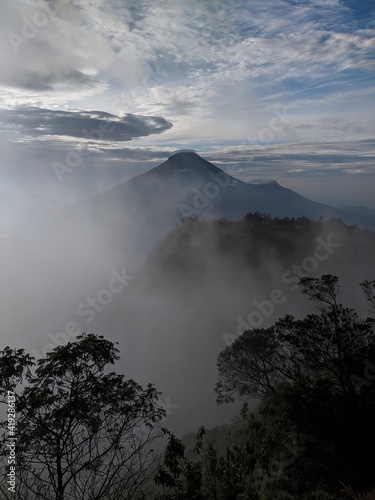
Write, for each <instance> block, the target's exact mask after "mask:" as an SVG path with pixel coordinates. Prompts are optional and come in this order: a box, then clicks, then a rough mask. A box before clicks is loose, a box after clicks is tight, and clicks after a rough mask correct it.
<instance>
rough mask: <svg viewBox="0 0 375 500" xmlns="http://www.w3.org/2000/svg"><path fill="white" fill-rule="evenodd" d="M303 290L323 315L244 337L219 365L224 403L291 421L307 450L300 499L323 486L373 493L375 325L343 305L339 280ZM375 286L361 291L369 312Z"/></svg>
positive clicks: (305, 281)
mask: <svg viewBox="0 0 375 500" xmlns="http://www.w3.org/2000/svg"><path fill="white" fill-rule="evenodd" d="M300 284H301V285H302V293H303V294H306V295H307V296H308V297H309V299H310V300H312V301H314V302H315V303H316V304H317V305H318V307H319V309H320V313H319V314H308V315H307V316H306V317H305V318H304V319H295V318H294V317H292V316H286V317H284V318H282V319H280V320H279V321H277V322H276V323H275V325H273V326H272V327H270V328H266V329H258V330H257V329H255V330H248V331H245V332H244V333H243V335H241V336H240V337H239V338H238V339H237V340H235V341H234V342H233V344H232V345H231V346H228V347H227V348H226V349H225V350H224V351H223V352H221V353H220V355H219V357H218V369H219V380H218V383H217V385H216V392H217V396H218V402H219V403H224V402H230V401H233V399H234V398H236V397H237V396H240V397H243V398H261V400H262V404H263V405H264V404H267V405H271V406H272V407H273V408H274V409H275V412H276V413H275V414H277V415H278V417H282V416H284V417H285V419H286V420H285V421H286V422H287V424H286V425H287V426H288V428H289V429H290V431H291V432H293V433H294V434H295V439H296V441H297V442H298V445H299V446H302V447H303V448H304V452H303V453H302V454H301V456H300V457H299V467H300V471H299V478H302V479H301V484H299V486H298V488H299V489H298V488H297V489H298V491H297V493H298V494H300V493H301V492H302V491H305V490H306V489H308V488H309V487H312V485H313V484H314V483H316V484H317V483H319V482H321V483H324V484H326V487H327V488H328V490H329V489H330V490H331V491H336V490H337V488H338V487H339V485H340V484H349V485H351V486H353V487H354V488H359V489H361V488H362V489H366V488H369V487H373V486H374V473H373V471H374V468H375V460H374V459H370V457H371V456H372V454H373V449H374V447H375V429H374V425H373V422H374V421H375V387H374V383H373V382H374V380H375V335H374V331H375V319H374V318H372V317H367V318H365V319H361V318H360V317H359V316H358V315H357V313H356V312H355V311H354V310H353V309H350V308H347V307H344V306H343V305H342V304H341V303H340V302H339V296H340V294H341V290H340V286H339V282H338V278H337V277H335V276H331V275H323V276H322V277H321V278H302V279H301V282H300ZM374 285H375V282H368V281H367V282H364V283H362V284H361V286H362V288H363V289H364V291H365V296H366V299H367V300H368V301H369V303H370V305H372V304H373V301H374V294H373V291H374V289H375V288H374ZM322 469H324V470H322ZM302 483H303V484H302Z"/></svg>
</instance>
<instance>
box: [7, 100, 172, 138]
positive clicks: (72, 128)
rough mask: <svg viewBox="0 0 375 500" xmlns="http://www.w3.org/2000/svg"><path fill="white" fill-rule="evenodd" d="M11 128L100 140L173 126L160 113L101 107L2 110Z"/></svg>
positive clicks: (26, 132)
mask: <svg viewBox="0 0 375 500" xmlns="http://www.w3.org/2000/svg"><path fill="white" fill-rule="evenodd" d="M0 118H1V120H2V121H3V122H4V123H5V124H6V127H7V128H8V130H9V129H10V128H11V129H14V130H17V131H18V132H19V133H20V134H23V135H25V136H31V137H47V136H61V137H71V138H72V137H73V138H79V139H87V140H95V141H96V140H99V141H102V140H103V141H130V140H131V139H133V138H136V137H142V136H148V135H150V134H160V133H162V132H165V131H166V130H168V129H170V128H171V127H172V123H170V122H169V121H167V120H166V119H165V118H163V117H161V116H142V115H132V114H125V115H114V114H111V113H105V112H102V111H62V110H53V109H44V108H16V109H3V110H0Z"/></svg>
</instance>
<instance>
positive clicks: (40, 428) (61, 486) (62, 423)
mask: <svg viewBox="0 0 375 500" xmlns="http://www.w3.org/2000/svg"><path fill="white" fill-rule="evenodd" d="M118 352H119V351H118V350H117V348H116V347H115V345H114V344H113V343H112V342H110V341H108V340H106V339H104V338H103V337H102V336H97V335H94V334H83V335H81V336H79V337H77V340H76V341H74V342H70V343H68V344H67V345H62V346H58V347H56V348H55V349H53V351H51V352H49V353H48V354H47V355H46V357H45V358H44V359H40V360H38V361H35V360H34V359H33V358H31V357H30V356H29V355H28V354H26V353H25V351H24V350H13V349H11V348H9V347H7V348H5V349H4V350H3V351H1V352H0V374H1V378H0V382H1V389H2V394H3V398H2V402H3V403H6V396H5V395H6V394H7V391H12V392H14V393H15V397H16V412H17V421H16V435H17V442H16V450H17V461H16V468H17V476H16V477H17V481H16V493H17V498H22V499H25V500H26V499H27V500H28V499H30V500H34V499H35V500H47V499H48V500H51V499H56V500H66V499H71V498H74V499H76V500H79V499H82V500H83V499H90V500H100V499H103V498H109V497H110V495H112V497H113V498H119V496H120V493H121V495H123V496H122V497H121V498H124V499H125V498H129V499H130V498H137V496H136V495H137V492H138V491H139V489H140V486H141V485H142V483H143V482H144V481H146V480H147V477H148V474H147V472H148V470H149V469H150V467H151V464H152V463H153V449H152V447H151V444H152V442H153V441H154V440H155V439H156V438H157V437H158V436H159V435H160V433H161V431H158V430H156V429H157V424H158V423H160V421H161V420H162V418H163V417H164V415H165V411H164V410H163V409H162V408H161V407H160V405H159V404H158V395H159V393H158V392H157V391H156V389H155V388H154V387H153V386H152V385H151V384H149V385H148V386H147V387H146V388H142V387H141V386H140V385H139V384H137V383H136V382H135V381H134V380H125V379H124V376H123V375H118V374H116V373H115V372H108V370H107V369H106V368H107V366H108V365H110V364H113V363H114V362H115V361H116V360H118V359H119V355H118ZM2 424H3V428H4V430H5V431H6V430H7V422H6V421H3V422H2ZM6 445H7V432H4V433H3V435H2V439H1V442H0V452H1V455H2V456H3V457H6V455H7V453H8V450H7V447H6ZM2 477H3V478H6V477H7V476H6V473H5V474H3V475H2ZM1 492H2V493H3V495H4V496H5V497H6V498H14V495H13V496H12V493H9V491H8V488H7V485H6V479H3V482H2V483H1Z"/></svg>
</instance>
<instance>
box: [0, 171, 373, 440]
mask: <svg viewBox="0 0 375 500" xmlns="http://www.w3.org/2000/svg"><path fill="white" fill-rule="evenodd" d="M183 170H184V169H182V170H181V171H183ZM155 172H156V171H154V173H152V175H150V176H147V175H146V176H143V177H142V179H141V181H140V180H139V179H138V181H137V183H133V182H130V183H126V184H124V185H121V186H119V187H118V188H116V189H114V190H112V191H110V192H108V193H106V194H104V195H101V196H97V197H94V198H92V199H89V200H85V201H82V202H79V203H76V204H71V205H60V204H57V203H55V202H52V201H50V200H49V199H48V198H42V197H40V196H31V195H29V194H28V195H26V194H25V193H19V196H18V197H17V198H14V197H13V198H12V199H8V200H7V199H6V198H5V197H4V198H3V203H4V205H3V211H2V216H3V227H2V232H3V233H4V234H6V235H7V236H6V237H5V238H3V239H2V240H1V244H0V253H1V262H2V265H1V267H0V287H1V292H0V293H1V295H0V299H1V317H2V345H3V346H5V345H11V346H14V347H24V348H26V350H27V351H28V352H31V354H32V355H34V356H36V357H38V356H44V355H45V353H46V352H47V351H49V350H50V349H52V348H53V347H55V346H56V345H57V344H59V343H66V342H68V341H71V340H74V338H75V337H76V335H77V334H79V333H80V332H83V331H85V332H90V333H91V332H92V333H96V334H101V335H104V336H105V337H107V338H109V339H110V340H113V341H116V342H119V349H120V354H121V360H120V361H119V362H118V364H117V366H116V370H117V371H118V372H121V373H124V374H125V376H126V377H131V378H134V379H135V380H136V381H137V382H140V383H142V384H146V383H148V382H152V383H155V385H156V387H157V388H158V389H159V390H160V391H162V393H163V395H162V396H161V400H162V401H163V402H164V404H166V405H167V407H168V421H167V422H166V423H165V426H166V427H168V428H170V429H171V430H174V431H176V432H178V433H183V432H185V431H188V430H194V429H196V428H197V427H198V426H199V425H203V424H204V425H207V426H208V427H210V426H214V425H218V424H220V423H223V422H225V421H228V419H229V418H230V417H231V416H233V415H234V414H235V413H236V412H237V411H238V405H239V403H238V404H237V405H232V406H231V405H229V406H228V405H226V406H220V407H218V406H217V405H216V401H215V393H214V386H215V383H216V380H217V369H216V357H217V355H218V353H219V352H220V351H221V350H222V349H224V348H225V347H226V345H228V343H230V342H231V341H233V340H234V338H236V337H237V336H238V334H239V333H241V332H242V331H243V329H245V328H248V327H267V326H270V325H272V324H273V323H274V322H275V321H276V320H277V319H278V318H279V317H281V316H283V315H284V314H286V313H289V314H293V315H295V316H297V317H302V316H303V315H304V314H306V313H307V312H313V311H315V310H316V309H314V305H313V304H312V303H311V302H309V301H308V299H307V298H306V297H302V296H301V295H300V292H299V290H298V287H297V282H298V272H297V271H296V270H295V269H294V266H297V268H298V266H299V269H301V266H302V265H305V268H303V269H305V271H304V272H305V274H308V275H312V276H320V275H321V274H324V273H332V274H337V275H338V276H339V277H340V279H341V281H342V285H343V290H344V293H343V295H342V299H343V301H344V302H345V304H347V305H349V306H350V305H353V306H355V307H356V308H358V311H359V312H360V313H361V314H367V305H366V303H365V301H364V299H363V297H362V295H361V290H360V288H359V287H358V284H359V283H360V282H361V281H363V280H365V279H372V278H373V276H371V270H372V269H373V268H374V263H375V257H374V255H375V254H374V252H373V248H374V239H373V236H371V235H369V234H368V235H366V236H363V235H362V233H359V234H360V235H359V236H358V235H357V236H355V237H352V236H350V237H349V236H348V235H349V233H348V232H347V231H346V229H343V227H342V226H340V225H338V226H337V227H335V226H332V227H331V226H322V227H316V228H314V229H312V230H305V229H304V228H303V227H301V228H300V230H296V232H295V233H293V235H294V236H293V235H290V234H289V235H288V233H287V232H286V233H283V231H281V232H280V234H278V233H277V232H276V233H275V232H274V231H267V229H265V230H264V232H262V231H258V230H254V231H250V232H247V233H246V232H245V233H243V230H242V229H241V230H239V229H238V228H237V229H236V228H235V227H234V226H233V227H232V226H231V223H230V222H222V223H221V225H220V224H219V223H209V222H208V220H206V221H205V220H204V219H205V213H204V212H202V214H200V215H201V219H203V220H202V222H185V223H182V224H181V223H180V222H179V221H180V219H181V213H180V210H179V209H178V206H179V205H178V201H179V200H181V198H179V197H181V196H186V195H189V194H191V193H190V191H191V189H192V185H193V184H194V182H196V180H197V179H195V177H194V176H193V177H192V178H191V179H190V181H189V182H188V181H186V185H182V191H178V190H177V188H176V186H180V187H181V179H180V177H179V175H172V174H173V172H169V173H170V175H171V179H172V180H171V181H170V182H171V183H170V184H168V182H166V175H167V174H166V173H165V172H167V173H168V169H167V170H166V171H164V170H163V171H161V170H159V171H157V172H156V173H155ZM161 172H162V173H163V172H164V173H163V175H162V174H161ZM171 186H172V188H171ZM170 189H172V191H170ZM171 193H172V194H171ZM181 193H182V194H181ZM213 201H214V200H213ZM243 215H245V213H244V214H243ZM236 227H237V226H236ZM171 230H173V232H172V233H170V234H169V231H171ZM241 231H242V232H241ZM361 235H362V236H361ZM163 238H164V239H163ZM317 247H319V248H320V250H318V251H317V250H316V249H317ZM316 252H318V253H317V254H316ZM314 255H315V256H316V255H318V256H323V257H324V259H323V258H322V259H321V260H319V258H318V260H317V258H315V257H314ZM306 259H307V260H306ZM303 263H305V264H303ZM348 263H349V264H350V265H348ZM309 266H310V267H309Z"/></svg>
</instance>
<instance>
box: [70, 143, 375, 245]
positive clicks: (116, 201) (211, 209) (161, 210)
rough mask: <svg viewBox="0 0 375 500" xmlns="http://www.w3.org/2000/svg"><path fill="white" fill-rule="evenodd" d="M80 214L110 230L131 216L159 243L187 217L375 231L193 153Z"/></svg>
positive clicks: (356, 216)
mask: <svg viewBox="0 0 375 500" xmlns="http://www.w3.org/2000/svg"><path fill="white" fill-rule="evenodd" d="M75 209H80V210H82V209H83V210H84V211H85V212H87V211H88V212H89V213H91V214H93V215H94V217H96V218H99V219H102V218H103V217H104V218H106V219H108V220H106V224H108V227H110V226H113V224H114V223H115V224H117V223H118V222H119V221H121V218H122V217H121V214H126V217H127V218H130V219H132V220H133V221H134V222H137V223H138V224H139V225H140V227H143V228H144V229H145V231H146V232H147V233H148V234H149V235H151V234H154V235H155V239H154V241H153V243H156V241H157V240H158V239H160V237H161V236H162V235H164V234H166V232H167V231H169V230H170V229H172V228H173V227H174V226H175V225H176V224H177V223H178V222H179V220H181V219H182V218H183V217H199V218H227V219H230V220H239V219H241V218H242V217H244V215H245V214H246V213H248V212H256V211H258V212H261V213H266V214H270V215H271V216H274V217H301V216H306V217H309V218H313V219H318V218H319V217H324V218H326V219H329V218H331V217H337V218H342V219H343V220H344V221H345V222H346V223H348V224H358V225H359V226H360V227H363V228H367V229H375V218H374V217H371V216H370V215H369V214H367V213H366V214H365V213H357V212H350V211H349V210H339V209H336V208H334V207H331V206H329V205H324V204H321V203H316V202H314V201H312V200H310V199H308V198H305V197H304V196H301V195H299V194H298V193H296V192H294V191H292V190H291V189H288V188H285V187H283V186H280V184H278V183H277V182H276V181H273V182H269V181H267V182H259V181H254V182H252V183H251V182H250V183H247V182H243V181H241V180H239V179H236V178H234V177H232V176H231V175H229V174H227V173H225V172H224V171H223V170H221V169H219V168H218V167H216V166H215V165H213V164H212V163H210V162H208V161H207V160H205V159H204V158H202V157H201V156H199V155H198V154H196V153H193V152H188V151H186V152H178V153H176V154H174V155H172V156H171V157H170V158H168V160H167V161H165V162H164V163H162V164H161V165H159V166H157V167H155V168H153V169H152V170H150V171H148V172H146V173H144V174H141V175H138V176H136V177H134V178H133V179H131V180H129V181H126V182H124V183H122V184H120V185H118V186H116V187H115V188H113V189H111V190H110V191H107V192H105V193H103V194H100V195H97V196H94V197H92V198H90V199H88V200H84V201H81V202H79V203H77V204H76V205H75ZM113 230H117V229H116V228H115V227H113Z"/></svg>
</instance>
